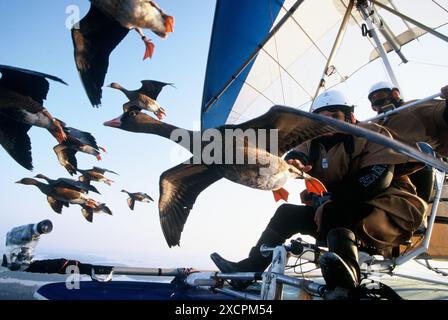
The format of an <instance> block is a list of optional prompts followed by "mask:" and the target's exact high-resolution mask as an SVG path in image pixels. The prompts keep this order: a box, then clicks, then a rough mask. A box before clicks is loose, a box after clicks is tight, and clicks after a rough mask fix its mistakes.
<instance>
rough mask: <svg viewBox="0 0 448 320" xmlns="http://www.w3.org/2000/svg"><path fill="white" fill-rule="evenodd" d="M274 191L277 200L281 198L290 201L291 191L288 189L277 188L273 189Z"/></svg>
mask: <svg viewBox="0 0 448 320" xmlns="http://www.w3.org/2000/svg"><path fill="white" fill-rule="evenodd" d="M272 193H273V194H274V199H275V201H276V202H278V201H280V200H285V201H286V202H287V201H288V196H289V192H288V191H286V189H284V188H280V189H277V190H273V191H272Z"/></svg>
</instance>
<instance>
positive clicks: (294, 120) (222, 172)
mask: <svg viewBox="0 0 448 320" xmlns="http://www.w3.org/2000/svg"><path fill="white" fill-rule="evenodd" d="M145 118H146V121H147V123H146V128H144V127H145V125H144V122H145V121H144V120H143V119H145ZM105 125H106V126H111V127H116V128H123V130H127V131H133V130H134V129H135V132H146V133H151V134H156V135H159V136H162V137H164V138H167V139H169V138H170V137H171V132H172V131H173V130H174V129H176V127H175V126H171V125H166V124H164V123H162V122H160V121H157V120H155V119H152V118H151V117H149V116H147V115H144V114H143V113H138V112H136V111H135V110H134V111H129V112H128V113H125V114H124V115H122V116H121V117H119V118H116V119H114V120H111V121H108V122H106V123H105ZM363 126H365V127H363ZM370 126H372V125H352V124H348V123H346V122H343V121H338V120H335V119H332V118H330V117H325V116H322V115H319V114H313V113H309V112H304V111H301V110H297V109H294V108H289V107H284V106H274V107H272V108H271V109H270V110H269V111H268V112H267V113H265V114H264V115H261V116H259V117H257V118H254V119H252V120H249V121H247V122H244V123H241V124H238V125H224V126H222V127H219V128H215V129H214V130H218V131H220V132H223V131H224V130H226V129H230V130H236V129H241V130H243V131H245V130H247V129H255V130H259V129H276V130H277V133H278V139H274V140H273V141H270V140H269V139H268V140H267V142H266V145H265V146H263V148H261V147H258V148H257V146H253V145H250V144H249V143H247V144H245V145H244V148H243V149H242V150H240V151H241V152H244V155H246V156H247V155H252V158H254V157H253V156H254V155H256V158H255V159H257V163H255V164H217V163H214V164H205V163H200V164H194V163H193V162H192V161H191V160H193V159H194V157H193V158H192V159H190V161H191V162H192V163H193V164H187V163H183V164H180V165H178V166H176V167H174V168H172V169H169V170H167V171H166V172H164V173H163V174H162V175H161V177H160V198H159V215H160V223H161V226H162V231H163V234H164V236H165V239H166V241H167V244H168V246H169V247H172V246H176V245H179V242H180V237H181V233H182V230H183V228H184V225H185V222H186V220H187V218H188V215H189V213H190V210H191V209H192V208H193V204H194V203H195V201H196V198H197V197H198V196H199V194H200V193H201V192H202V191H203V190H204V189H206V188H207V187H208V186H209V185H211V184H213V183H214V182H216V181H218V180H220V179H221V178H226V179H228V180H231V181H233V182H236V183H239V184H243V185H246V186H249V187H252V188H257V189H262V190H281V189H282V187H283V185H284V183H286V181H287V179H288V178H304V177H306V176H305V175H304V173H302V172H300V171H299V170H298V169H297V168H295V167H293V166H291V165H289V164H287V163H286V162H285V161H284V160H283V159H282V158H280V157H281V156H283V155H284V154H285V153H286V152H288V151H289V150H291V149H292V148H293V147H295V146H297V145H299V144H301V143H303V142H305V141H307V140H309V139H313V138H316V137H318V136H321V135H324V134H328V133H334V132H347V133H350V134H353V135H356V136H361V137H364V138H367V139H369V140H370V141H372V142H374V143H378V144H381V145H384V146H386V147H388V148H391V149H393V150H395V151H397V152H399V153H401V154H404V155H406V156H409V157H411V158H414V159H416V160H419V161H424V162H425V163H428V164H430V165H431V166H434V167H435V168H438V169H439V170H442V171H447V170H448V166H447V165H446V164H444V163H443V162H441V161H440V160H438V159H436V158H434V157H431V156H428V155H427V154H424V153H422V152H420V151H417V150H416V149H415V148H412V147H410V146H408V145H405V144H403V143H400V142H398V141H395V140H393V139H390V138H389V137H386V136H384V135H382V134H380V133H377V132H374V131H372V130H370V128H371V127H370ZM177 129H178V128H177ZM185 132H187V133H186V136H194V134H195V133H194V132H191V131H188V130H185ZM223 137H225V135H224V136H223ZM181 145H184V146H186V148H187V149H188V146H189V145H188V143H184V144H182V143H181ZM223 145H225V144H224V143H223ZM275 147H277V148H275ZM271 149H273V150H275V149H277V151H278V153H277V155H275V154H273V153H270V151H271ZM191 150H192V149H191V148H190V151H191ZM199 151H203V150H199ZM225 152H226V150H225V149H224V150H222V155H223V156H222V157H223V158H224V157H225ZM232 152H234V151H233V150H232ZM260 160H263V161H260ZM269 165H270V168H271V170H268V171H266V170H265V171H264V172H263V174H261V171H260V169H262V168H266V167H267V166H269ZM280 196H282V195H280Z"/></svg>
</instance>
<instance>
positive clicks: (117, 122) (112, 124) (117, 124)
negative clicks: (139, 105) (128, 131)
mask: <svg viewBox="0 0 448 320" xmlns="http://www.w3.org/2000/svg"><path fill="white" fill-rule="evenodd" d="M103 125H104V126H106V127H112V128H120V127H121V117H118V118H116V119H113V120H110V121H106V122H104V123H103Z"/></svg>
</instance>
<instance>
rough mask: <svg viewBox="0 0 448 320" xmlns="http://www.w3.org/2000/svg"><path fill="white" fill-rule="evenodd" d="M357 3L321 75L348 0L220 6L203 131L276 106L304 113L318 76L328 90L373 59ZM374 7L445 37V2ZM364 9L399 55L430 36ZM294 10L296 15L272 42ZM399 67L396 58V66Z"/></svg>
mask: <svg viewBox="0 0 448 320" xmlns="http://www.w3.org/2000/svg"><path fill="white" fill-rule="evenodd" d="M359 2H360V1H355V6H354V7H353V10H352V11H351V15H350V20H349V23H348V25H347V28H346V30H345V33H344V36H343V39H342V41H341V45H340V46H339V47H338V49H337V53H336V55H335V57H334V59H333V60H332V62H331V65H330V66H329V68H328V69H327V70H326V71H325V72H324V68H325V66H326V64H327V60H328V58H329V56H330V53H331V51H332V48H333V45H334V42H335V39H336V36H337V34H338V32H339V29H340V27H341V23H342V21H343V17H344V15H345V13H346V11H347V8H348V6H349V3H350V0H312V1H311V0H244V1H240V0H218V1H217V7H216V12H215V20H214V25H213V33H212V39H211V45H210V52H209V58H208V65H207V73H206V79H205V84H204V94H203V102H202V128H203V129H206V128H211V127H216V126H219V125H222V124H226V123H240V122H243V121H247V120H248V119H251V118H253V117H256V116H258V115H260V114H263V113H264V112H266V111H267V110H268V109H269V108H270V107H271V106H272V105H274V104H282V105H287V106H291V107H297V108H303V109H305V110H308V108H309V105H310V103H311V101H312V99H313V98H314V96H315V93H316V91H317V88H318V87H319V84H320V83H321V78H322V76H323V73H324V74H325V76H324V80H325V82H324V86H323V89H325V88H330V87H333V86H335V85H338V84H339V83H341V82H344V81H345V80H347V79H349V78H350V77H351V76H353V75H354V74H356V73H357V72H358V71H359V70H362V68H363V67H364V66H366V65H368V64H369V63H371V62H372V61H373V60H375V59H376V58H378V52H377V49H376V46H375V43H374V41H373V39H372V38H370V37H369V36H368V35H366V34H365V32H364V35H363V32H362V31H363V29H364V30H365V29H366V26H363V25H364V21H363V19H362V18H361V15H360V13H359V12H358V10H357V8H356V4H357V3H359ZM378 2H379V3H380V4H384V5H386V6H387V7H389V8H392V9H394V10H397V11H398V12H400V13H402V14H404V15H406V16H408V17H411V18H413V19H415V20H418V21H419V22H421V23H422V24H424V25H426V26H428V27H429V28H430V29H431V30H433V29H434V30H437V31H438V32H440V33H442V34H444V35H445V36H446V35H447V34H448V32H447V31H448V28H446V27H445V26H446V25H447V24H448V0H437V1H436V0H418V1H409V0H379V1H378ZM367 4H369V5H372V6H373V8H375V9H376V11H377V13H378V15H379V17H380V18H381V19H382V20H383V21H385V22H386V24H387V27H388V28H389V29H390V30H391V34H393V35H394V38H393V40H394V42H395V45H396V47H398V49H401V46H403V45H405V44H407V43H409V42H410V41H412V40H413V39H416V38H418V37H420V36H422V35H424V34H426V33H427V31H425V30H423V29H421V28H419V27H417V26H415V25H414V24H412V23H409V22H406V21H405V20H403V19H402V18H400V17H397V16H396V15H393V14H391V13H390V12H388V11H387V10H385V9H383V8H381V7H380V6H378V5H374V4H373V3H372V1H367ZM294 6H298V7H297V10H295V12H294V13H293V14H292V15H291V16H290V17H289V18H288V19H287V20H286V22H285V23H282V25H281V27H279V28H278V31H276V32H275V34H274V35H273V36H272V37H269V36H270V35H271V34H270V33H271V32H272V31H273V30H274V29H275V28H277V27H278V24H279V23H280V22H281V21H282V19H283V18H284V17H285V15H288V12H289V11H290V9H291V8H294ZM383 27H384V28H385V26H383ZM378 33H379V37H380V40H381V41H382V42H383V43H384V44H385V49H386V50H387V51H391V50H392V48H391V44H390V43H389V42H388V41H387V40H386V38H384V36H383V35H382V33H381V32H378ZM266 39H269V40H267V41H265V40H266ZM442 43H443V41H442ZM444 45H446V43H444ZM393 55H394V54H393V53H391V54H390V56H393ZM404 55H405V56H406V53H404ZM251 58H253V59H251ZM400 63H402V61H401V60H399V59H397V62H396V64H397V65H398V64H400ZM379 68H381V67H379ZM365 86H366V87H367V86H368V84H365ZM363 94H364V93H363Z"/></svg>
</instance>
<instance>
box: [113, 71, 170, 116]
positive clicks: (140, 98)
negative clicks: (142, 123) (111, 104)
mask: <svg viewBox="0 0 448 320" xmlns="http://www.w3.org/2000/svg"><path fill="white" fill-rule="evenodd" d="M141 83H142V86H141V88H140V89H138V90H133V91H130V90H127V89H126V88H124V87H122V86H121V85H120V84H118V83H116V82H113V83H111V84H110V85H109V86H108V87H109V88H113V89H116V90H120V91H121V92H123V93H124V94H125V95H126V97H127V98H128V99H129V102H126V103H125V104H124V105H123V110H124V111H125V112H126V111H128V110H129V109H130V108H131V107H132V108H134V107H136V108H139V109H140V110H148V111H150V112H152V113H154V114H155V115H156V117H157V118H158V119H159V120H162V119H163V118H164V117H165V116H166V112H165V109H164V108H162V107H161V106H160V105H159V104H158V103H157V97H158V96H159V94H160V91H162V89H163V88H164V87H165V86H168V85H170V86H172V85H173V84H172V83H165V82H159V81H154V80H143V81H142V82H141Z"/></svg>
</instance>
